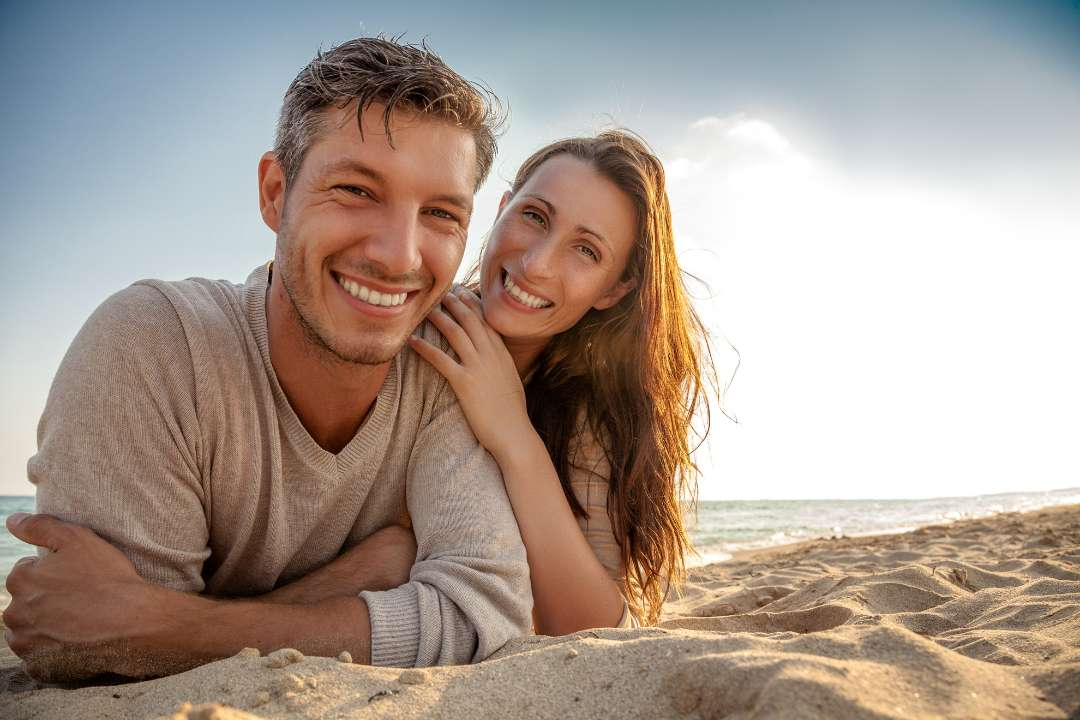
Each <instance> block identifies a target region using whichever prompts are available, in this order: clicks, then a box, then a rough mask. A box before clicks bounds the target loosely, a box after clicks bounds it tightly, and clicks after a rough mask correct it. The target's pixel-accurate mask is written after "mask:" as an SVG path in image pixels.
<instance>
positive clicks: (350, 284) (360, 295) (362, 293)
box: [331, 272, 409, 307]
mask: <svg viewBox="0 0 1080 720" xmlns="http://www.w3.org/2000/svg"><path fill="white" fill-rule="evenodd" d="M331 275H333V276H334V280H336V281H337V284H338V285H340V286H341V287H342V288H343V289H344V290H345V292H347V293H349V294H350V295H352V296H353V297H354V298H356V299H357V300H359V301H360V302H365V303H367V304H368V305H376V306H378V307H397V306H398V305H404V304H405V300H406V299H408V297H409V293H408V292H396V293H388V292H379V291H378V290H374V289H372V288H369V287H367V286H366V285H362V284H360V283H358V282H356V281H355V280H351V279H350V278H347V277H344V276H343V275H339V274H338V273H335V272H332V273H331Z"/></svg>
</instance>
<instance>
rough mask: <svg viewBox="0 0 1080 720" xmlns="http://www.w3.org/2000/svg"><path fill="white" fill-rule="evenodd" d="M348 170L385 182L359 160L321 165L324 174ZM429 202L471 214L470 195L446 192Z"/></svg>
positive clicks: (373, 169) (347, 159) (345, 159)
mask: <svg viewBox="0 0 1080 720" xmlns="http://www.w3.org/2000/svg"><path fill="white" fill-rule="evenodd" d="M350 172H351V173H356V174H357V175H364V176H366V177H369V178H371V179H372V180H374V181H375V182H377V183H380V184H385V183H386V178H385V177H383V174H382V173H380V172H379V171H378V170H376V169H375V168H373V167H371V166H369V165H365V164H364V163H362V162H360V161H359V160H353V159H351V158H342V159H341V160H337V161H335V162H332V163H328V164H326V165H325V166H324V167H323V173H324V174H326V175H335V174H337V173H350ZM431 202H444V203H446V204H448V205H453V206H454V207H456V208H457V209H459V210H461V212H463V213H465V214H466V215H471V214H472V209H473V204H472V197H470V196H466V195H458V194H456V193H447V194H443V195H436V196H434V197H432V198H431Z"/></svg>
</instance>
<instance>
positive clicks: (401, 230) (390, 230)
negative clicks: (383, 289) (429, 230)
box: [364, 213, 422, 277]
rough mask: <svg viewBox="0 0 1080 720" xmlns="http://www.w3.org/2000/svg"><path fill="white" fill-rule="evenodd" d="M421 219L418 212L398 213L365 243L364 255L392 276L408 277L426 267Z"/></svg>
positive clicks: (369, 236) (371, 234) (370, 235)
mask: <svg viewBox="0 0 1080 720" xmlns="http://www.w3.org/2000/svg"><path fill="white" fill-rule="evenodd" d="M421 232H422V228H421V227H420V222H419V218H418V217H417V216H416V214H415V213H397V214H395V215H394V216H392V217H390V218H388V221H387V222H386V223H385V224H384V225H383V226H382V227H380V228H379V229H378V230H376V231H375V232H372V233H370V234H369V235H368V236H367V238H366V239H365V240H364V256H365V257H366V258H367V259H368V260H369V261H371V262H372V263H375V264H377V265H378V266H379V267H381V268H382V270H383V272H385V273H386V275H387V276H388V277H397V276H399V275H407V274H408V273H411V272H414V271H416V270H418V269H419V268H420V266H421V264H422V260H421V255H420V233H421Z"/></svg>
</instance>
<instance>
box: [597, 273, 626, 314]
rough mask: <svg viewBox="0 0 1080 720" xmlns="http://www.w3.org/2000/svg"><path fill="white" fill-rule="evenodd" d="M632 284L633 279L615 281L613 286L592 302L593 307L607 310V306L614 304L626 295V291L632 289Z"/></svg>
mask: <svg viewBox="0 0 1080 720" xmlns="http://www.w3.org/2000/svg"><path fill="white" fill-rule="evenodd" d="M634 285H635V283H634V281H633V280H620V281H619V282H617V283H615V286H614V287H613V288H611V289H610V290H608V291H607V292H606V293H604V294H603V295H601V296H600V299H599V300H597V301H596V302H595V303H594V304H593V309H595V310H607V309H608V308H609V307H612V306H614V305H615V303H617V302H619V301H620V300H622V299H623V298H624V297H625V296H626V293H628V292H630V291H631V290H633V289H634Z"/></svg>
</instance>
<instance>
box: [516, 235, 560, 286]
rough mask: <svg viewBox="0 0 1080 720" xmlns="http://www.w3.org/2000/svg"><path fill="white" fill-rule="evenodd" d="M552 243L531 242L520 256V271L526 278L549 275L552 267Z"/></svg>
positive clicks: (553, 250)
mask: <svg viewBox="0 0 1080 720" xmlns="http://www.w3.org/2000/svg"><path fill="white" fill-rule="evenodd" d="M554 252H555V248H554V244H553V243H549V242H536V243H533V244H532V245H531V246H529V248H528V249H527V250H526V251H525V253H524V254H523V255H522V256H521V272H522V274H523V275H525V277H526V279H529V278H536V279H543V278H549V277H551V275H552V273H553V268H554Z"/></svg>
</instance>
